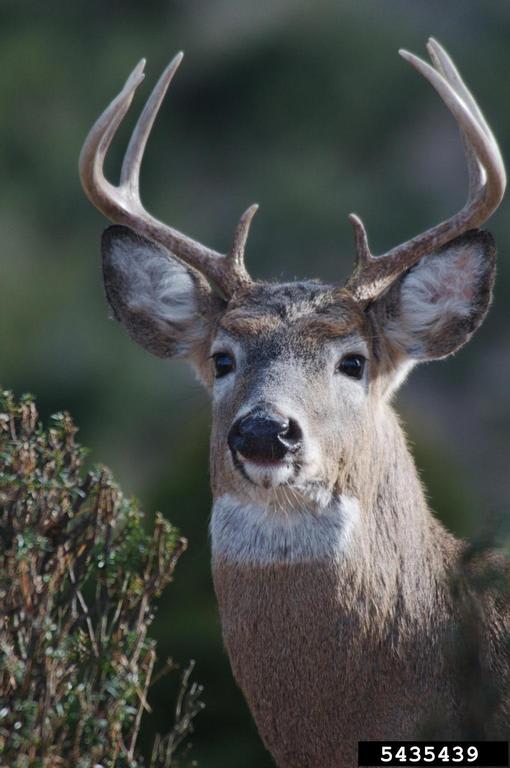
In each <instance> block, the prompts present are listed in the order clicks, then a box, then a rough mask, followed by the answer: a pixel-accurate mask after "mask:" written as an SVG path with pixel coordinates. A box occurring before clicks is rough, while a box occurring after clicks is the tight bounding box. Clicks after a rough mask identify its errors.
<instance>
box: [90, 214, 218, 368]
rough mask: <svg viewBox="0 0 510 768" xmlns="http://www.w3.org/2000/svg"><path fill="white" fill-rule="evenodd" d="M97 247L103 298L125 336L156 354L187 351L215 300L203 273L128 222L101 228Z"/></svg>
mask: <svg viewBox="0 0 510 768" xmlns="http://www.w3.org/2000/svg"><path fill="white" fill-rule="evenodd" d="M101 248H102V256H103V278H104V286H105V291H106V297H107V299H108V302H109V304H110V306H111V308H112V310H113V314H114V316H115V318H116V319H117V320H118V321H119V322H121V323H122V324H123V325H124V326H125V328H126V330H127V332H128V333H129V335H130V336H131V337H132V338H133V339H134V340H135V341H136V342H138V344H141V346H142V347H144V348H145V349H147V350H148V351H149V352H152V353H153V354H154V355H157V356H158V357H186V356H188V355H190V354H192V352H193V348H194V347H196V346H197V345H199V344H200V343H201V342H202V341H204V339H205V338H206V336H207V333H208V328H209V319H210V317H211V313H212V312H213V308H214V306H215V304H216V303H218V302H219V301H220V300H219V299H216V297H215V296H213V294H212V291H211V289H210V287H209V285H208V283H207V282H206V281H205V280H204V278H203V277H202V276H201V275H200V274H199V273H198V272H196V271H195V270H194V269H191V268H190V267H187V266H185V265H184V264H183V263H182V262H181V261H178V260H177V259H176V258H175V257H173V256H172V254H171V253H170V252H169V251H168V250H166V248H164V247H163V246H161V245H158V244H156V243H154V242H153V241H152V240H148V239H147V238H145V237H141V236H140V235H137V234H136V233H135V232H133V231H132V230H131V229H129V228H128V227H121V226H113V227H109V228H108V229H106V230H105V232H104V233H103V238H102V243H101ZM218 308H219V307H218Z"/></svg>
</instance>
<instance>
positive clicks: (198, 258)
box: [79, 53, 258, 297]
mask: <svg viewBox="0 0 510 768" xmlns="http://www.w3.org/2000/svg"><path fill="white" fill-rule="evenodd" d="M182 57H183V54H182V53H178V54H177V56H175V58H174V59H173V60H172V61H171V62H170V64H169V65H168V67H167V68H166V69H165V71H164V72H163V74H162V75H161V77H160V79H159V81H158V82H157V84H156V86H155V88H154V90H153V91H152V93H151V95H150V96H149V99H148V100H147V103H146V105H145V107H144V109H143V112H142V113H141V115H140V117H139V119H138V122H137V124H136V126H135V129H134V131H133V134H132V136H131V140H130V142H129V145H128V148H127V150H126V154H125V157H124V162H123V163H122V169H121V173H120V183H119V185H118V186H113V184H111V183H110V182H109V181H108V180H107V179H106V178H105V176H104V171H103V166H104V160H105V156H106V153H107V152H108V149H109V147H110V144H111V142H112V139H113V137H114V136H115V133H116V132H117V129H118V127H119V125H120V123H121V122H122V119H123V118H124V116H125V114H126V112H127V111H128V109H129V106H130V104H131V101H132V100H133V96H134V93H135V91H136V89H137V88H138V86H139V85H140V83H141V82H142V80H143V78H144V74H143V69H144V66H145V60H144V59H142V61H140V63H139V64H138V65H137V66H136V67H135V69H134V70H133V72H132V73H131V75H130V76H129V77H128V79H127V81H126V84H125V85H124V88H123V89H122V91H121V92H120V93H119V95H118V96H117V97H116V98H115V99H114V100H113V101H112V103H111V104H110V105H109V106H108V107H107V108H106V109H105V111H104V112H103V114H102V115H101V116H100V118H99V119H98V120H97V122H96V123H95V124H94V126H93V127H92V129H91V131H90V133H89V134H88V136H87V138H86V139H85V143H84V145H83V148H82V151H81V154H80V162H79V166H80V178H81V183H82V185H83V189H84V190H85V194H86V195H87V197H88V198H89V200H90V201H91V202H92V203H93V205H95V206H96V208H98V209H99V210H100V211H101V213H103V214H104V215H105V216H106V217H107V218H108V219H110V221H113V222H115V223H116V224H125V225H126V226H128V227H131V228H132V229H134V230H135V231H136V232H138V233H139V234H142V235H145V236H146V237H149V238H150V239H152V240H155V241H156V242H158V243H160V244H161V245H164V246H165V247H166V248H168V249H169V250H170V251H171V252H172V253H173V254H174V255H175V256H177V257H178V258H179V259H180V260H181V261H183V262H185V263H186V264H189V265H190V266H191V267H194V268H195V269H197V270H198V271H199V272H201V273H202V274H203V275H204V276H205V277H207V278H208V279H209V280H210V281H211V282H213V283H214V284H215V285H216V286H217V287H218V288H219V289H220V290H221V291H222V292H223V293H224V294H225V296H227V297H230V296H232V295H233V293H235V291H237V290H238V289H239V288H241V287H242V286H246V285H248V284H249V283H250V282H251V279H250V277H249V275H248V272H247V271H246V268H245V266H244V248H245V244H246V239H247V237H248V232H249V229H250V224H251V220H252V218H253V216H254V215H255V213H256V211H257V208H258V206H257V205H252V206H251V207H250V208H248V210H247V211H245V213H244V214H243V216H242V217H241V220H240V222H239V225H238V227H237V230H236V233H235V237H234V243H233V246H232V248H231V250H230V252H229V253H228V254H227V255H225V256H224V255H222V254H220V253H218V252H217V251H214V250H212V249H210V248H207V247H206V246H204V245H201V244H200V243H198V242H196V241H195V240H192V239H191V238H190V237H187V235H183V234H182V233H181V232H178V231H177V230H176V229H173V228H172V227H169V226H168V225H167V224H163V223H162V222H160V221H158V220H157V219H155V218H154V217H153V216H151V214H149V213H148V212H147V211H146V210H145V208H144V207H143V205H142V202H141V199H140V188H139V179H140V166H141V164H142V158H143V153H144V150H145V145H146V144H147V139H148V138H149V134H150V131H151V128H152V126H153V124H154V120H155V118H156V115H157V113H158V110H159V108H160V106H161V103H162V101H163V98H164V96H165V93H166V91H167V88H168V86H169V85H170V83H171V81H172V78H173V76H174V74H175V72H176V70H177V68H178V66H179V64H180V63H181V61H182Z"/></svg>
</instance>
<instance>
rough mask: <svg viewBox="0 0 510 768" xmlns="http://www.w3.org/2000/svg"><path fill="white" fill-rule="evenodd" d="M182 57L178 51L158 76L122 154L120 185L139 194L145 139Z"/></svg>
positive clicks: (181, 53)
mask: <svg viewBox="0 0 510 768" xmlns="http://www.w3.org/2000/svg"><path fill="white" fill-rule="evenodd" d="M183 57H184V54H183V52H182V51H180V52H179V53H178V54H177V55H176V56H174V58H173V59H172V61H171V62H170V64H169V65H168V66H167V67H166V69H165V70H164V72H163V74H162V75H161V77H160V78H159V80H158V82H157V83H156V85H155V87H154V90H153V91H152V93H151V95H150V96H149V98H148V99H147V102H146V104H145V107H144V108H143V110H142V113H141V115H140V117H139V118H138V122H137V123H136V126H135V128H134V130H133V133H132V135H131V139H130V140H129V144H128V148H127V149H126V154H125V155H124V160H123V163H122V168H121V171H120V184H121V186H122V185H127V186H129V187H130V188H131V189H132V190H133V192H136V194H137V195H139V182H140V167H141V165H142V159H143V153H144V151H145V147H146V145H147V140H148V138H149V135H150V132H151V130H152V126H153V125H154V121H155V119H156V117H157V114H158V112H159V108H160V107H161V104H162V103H163V99H164V98H165V95H166V92H167V90H168V87H169V85H170V83H171V82H172V80H173V76H174V75H175V73H176V72H177V69H178V68H179V65H180V63H181V61H182V59H183Z"/></svg>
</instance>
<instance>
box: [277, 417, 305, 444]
mask: <svg viewBox="0 0 510 768" xmlns="http://www.w3.org/2000/svg"><path fill="white" fill-rule="evenodd" d="M278 439H279V441H280V442H281V443H283V445H284V446H285V447H286V448H287V449H288V450H289V451H297V449H298V448H299V447H300V445H301V441H302V439H303V432H302V431H301V427H300V426H299V424H298V423H297V421H296V420H295V419H287V422H286V425H285V429H284V430H282V431H281V432H279V433H278Z"/></svg>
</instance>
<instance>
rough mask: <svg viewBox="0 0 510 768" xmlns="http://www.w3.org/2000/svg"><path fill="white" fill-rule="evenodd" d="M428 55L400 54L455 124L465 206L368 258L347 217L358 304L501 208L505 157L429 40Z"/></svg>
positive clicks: (361, 235) (363, 239) (359, 229)
mask: <svg viewBox="0 0 510 768" xmlns="http://www.w3.org/2000/svg"><path fill="white" fill-rule="evenodd" d="M428 51H429V54H430V57H431V60H432V63H433V64H434V67H431V66H430V64H427V63H426V62H425V61H423V60H422V59H420V58H418V57H417V56H415V55H414V54H412V53H409V52H408V51H400V55H401V56H402V57H403V58H404V59H405V60H406V61H408V62H409V63H410V64H412V65H413V66H414V68H415V69H416V70H418V72H420V74H422V75H423V76H424V77H425V78H426V79H427V80H428V81H429V83H430V84H431V85H432V86H433V87H434V88H435V90H436V91H437V93H438V94H439V96H440V97H441V99H442V100H443V102H444V103H445V104H446V106H447V107H448V109H449V110H450V112H451V113H452V115H453V117H454V118H455V120H456V121H457V123H458V126H459V129H460V131H461V134H462V136H463V138H464V144H465V148H466V156H467V160H468V168H469V177H470V183H469V195H468V199H467V202H466V204H465V205H464V207H463V208H462V209H461V210H460V211H459V212H458V213H457V214H455V215H454V216H452V217H451V218H450V219H447V220H446V221H443V222H442V223H441V224H438V225H436V226H435V227H432V228H431V229H429V230H427V231H426V232H424V233H422V234H420V235H418V236H417V237H414V238H412V239H411V240H408V241H407V242H405V243H403V244H401V245H399V246H397V247H396V248H393V249H392V250H390V251H388V252H387V253H386V254H384V255H383V256H378V257H374V256H372V255H371V254H370V251H369V250H368V242H367V235H366V232H365V228H364V226H363V224H362V222H361V220H360V219H359V218H358V217H354V218H353V216H352V215H351V217H350V218H351V222H352V223H353V225H354V227H355V236H356V245H357V249H358V262H357V264H356V267H355V270H354V273H353V275H352V277H351V278H350V279H349V281H348V283H347V288H348V289H349V290H350V291H351V293H352V294H353V296H354V297H355V298H356V299H357V300H359V301H362V302H369V301H371V300H373V299H375V298H376V297H377V296H378V295H380V293H382V292H383V291H384V290H386V289H387V288H388V287H389V286H390V285H391V283H392V282H393V281H394V280H395V279H397V277H398V276H399V275H401V274H402V273H403V272H405V271H406V270H407V269H409V268H410V267H412V266H413V265H414V264H416V263H417V262H418V261H419V260H420V259H421V258H422V257H423V256H425V255H426V254H428V253H431V252H432V251H434V250H437V249H438V248H440V247H441V246H443V245H445V244H446V243H447V242H449V241H450V240H453V239H454V238H455V237H458V236H459V235H461V234H462V233H463V232H466V231H467V230H469V229H472V228H475V227H479V226H480V225H481V224H482V223H483V222H485V221H486V220H487V219H488V218H489V216H491V214H492V213H493V212H494V211H495V210H496V208H497V207H498V206H499V204H500V202H501V200H502V198H503V194H504V191H505V186H506V174H505V168H504V164H503V159H502V157H501V153H500V151H499V147H498V145H497V142H496V140H495V138H494V136H493V134H492V131H491V129H490V128H489V126H488V124H487V122H486V120H485V118H484V117H483V115H482V113H481V111H480V109H479V107H478V105H477V104H476V101H475V99H474V97H473V96H472V94H471V93H470V91H469V90H468V88H467V86H466V85H465V83H464V82H463V80H462V79H461V77H460V75H459V73H458V71H457V69H456V67H455V65H454V64H453V62H452V61H451V59H450V57H449V56H448V54H447V53H446V51H444V49H443V48H442V47H441V46H440V45H439V43H438V42H437V41H436V40H433V39H431V40H430V41H429V44H428ZM360 249H361V253H360Z"/></svg>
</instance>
